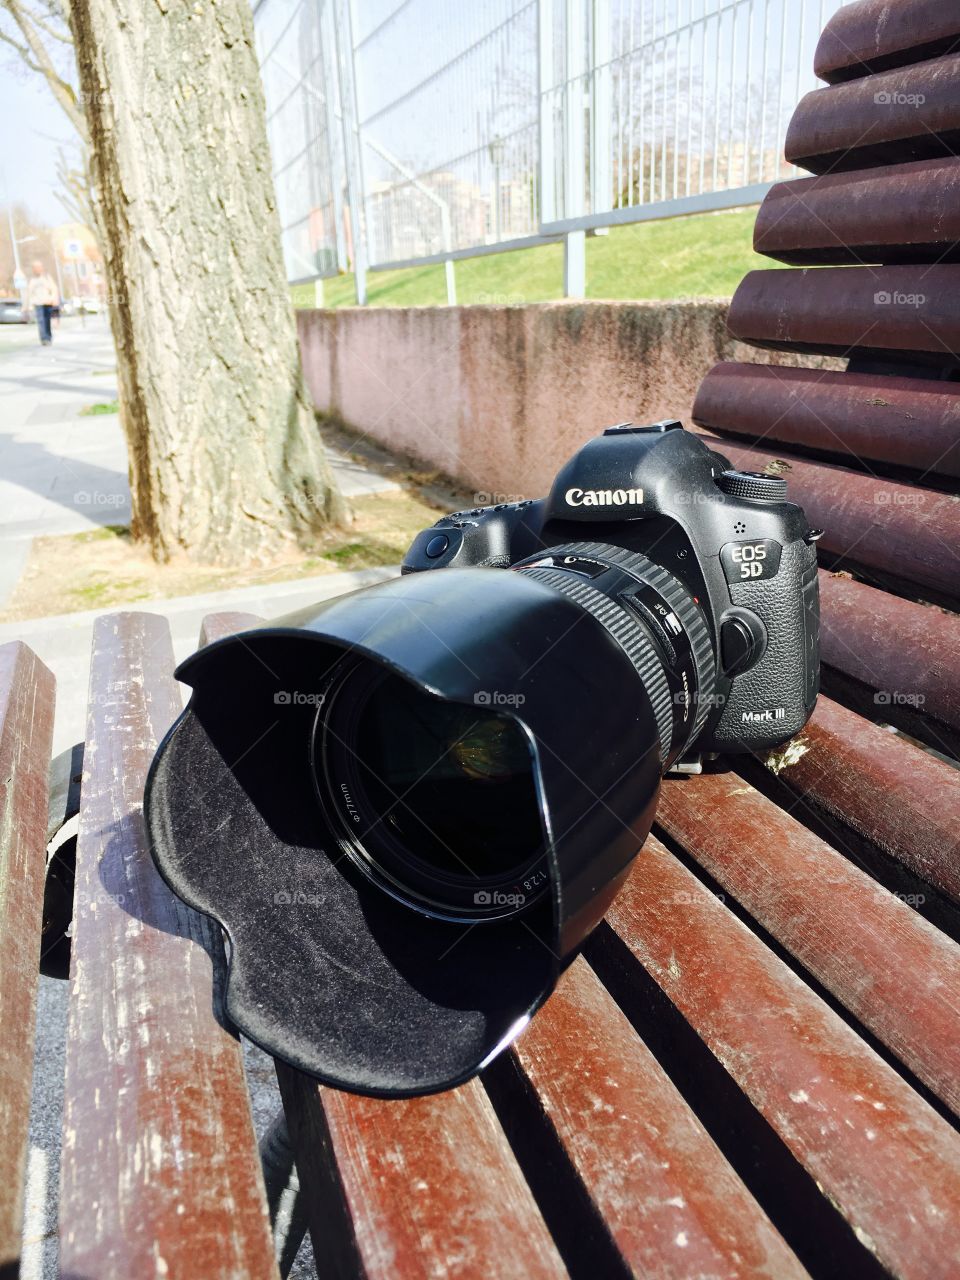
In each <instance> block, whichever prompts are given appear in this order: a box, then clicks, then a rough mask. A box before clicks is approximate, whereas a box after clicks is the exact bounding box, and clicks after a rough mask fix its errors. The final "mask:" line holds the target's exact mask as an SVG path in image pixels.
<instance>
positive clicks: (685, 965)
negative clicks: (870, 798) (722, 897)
mask: <svg viewBox="0 0 960 1280" xmlns="http://www.w3.org/2000/svg"><path fill="white" fill-rule="evenodd" d="M607 918H608V920H609V922H610V923H611V924H612V925H613V927H614V929H615V930H616V932H617V933H618V934H619V936H620V937H621V939H622V940H623V941H624V942H625V943H626V945H627V946H628V947H629V949H630V950H631V951H632V953H633V955H634V956H635V958H636V959H637V960H638V961H639V963H640V964H642V965H643V966H644V968H645V969H646V970H647V971H648V972H649V973H650V975H651V976H652V977H653V978H654V979H655V980H656V982H657V983H658V985H659V986H660V987H661V988H662V989H663V991H664V992H665V993H666V995H667V996H669V998H670V999H671V1000H672V1002H673V1003H674V1004H675V1005H676V1006H677V1008H678V1009H679V1010H680V1012H681V1013H682V1014H683V1015H684V1017H685V1018H686V1019H687V1021H688V1022H689V1023H690V1024H691V1025H692V1026H693V1027H694V1029H695V1030H696V1031H697V1032H698V1034H699V1035H700V1037H701V1038H702V1039H703V1040H704V1042H705V1043H706V1044H707V1046H708V1047H709V1048H710V1050H711V1051H712V1052H713V1054H714V1055H715V1056H716V1057H717V1058H718V1059H719V1061H720V1062H721V1063H722V1064H723V1065H724V1067H725V1068H726V1070H727V1071H728V1073H729V1074H730V1075H731V1076H732V1077H733V1078H734V1080H735V1081H736V1082H737V1084H738V1085H739V1086H740V1088H741V1089H742V1090H743V1091H744V1093H745V1094H746V1095H747V1096H748V1097H749V1099H750V1100H751V1102H752V1103H753V1105H754V1106H755V1107H756V1108H757V1110H758V1111H759V1112H760V1113H761V1114H762V1115H763V1116H764V1117H765V1118H766V1119H767V1121H768V1122H769V1123H770V1125H771V1126H772V1128H773V1129H774V1130H775V1131H776V1132H777V1133H778V1134H779V1135H780V1137H781V1138H782V1139H783V1141H784V1142H785V1143H786V1145H787V1146H788V1147H789V1148H790V1150H791V1151H792V1152H793V1153H794V1155H795V1156H796V1158H797V1159H798V1160H799V1161H800V1162H801V1163H802V1164H803V1165H804V1167H805V1168H806V1169H807V1171H808V1173H809V1174H810V1176H811V1177H813V1178H815V1179H816V1181H817V1183H818V1185H819V1186H820V1187H821V1189H822V1190H823V1192H824V1194H825V1195H827V1196H829V1198H830V1200H831V1201H832V1203H833V1204H834V1205H836V1207H837V1208H838V1209H839V1211H840V1213H841V1214H842V1215H843V1216H844V1217H845V1218H846V1219H847V1221H848V1222H849V1223H850V1224H851V1226H852V1227H853V1229H854V1230H855V1231H856V1234H857V1237H858V1239H859V1240H860V1241H861V1242H862V1243H863V1244H864V1245H865V1246H866V1247H867V1248H868V1249H870V1250H871V1252H873V1253H874V1254H875V1255H876V1256H877V1257H878V1258H879V1260H880V1261H881V1262H882V1263H883V1265H884V1266H886V1267H887V1268H888V1269H889V1270H890V1271H891V1272H892V1273H893V1274H894V1275H895V1276H899V1277H903V1278H904V1280H907V1278H909V1280H913V1278H914V1277H915V1278H916V1280H928V1277H929V1276H931V1275H943V1276H945V1275H952V1274H954V1273H955V1272H956V1271H957V1270H958V1269H960V1229H958V1228H960V1137H958V1135H957V1134H956V1133H955V1132H954V1130H953V1129H951V1127H950V1126H949V1125H948V1124H947V1122H946V1121H945V1120H943V1119H941V1117H939V1116H938V1115H937V1114H936V1113H935V1112H934V1111H933V1110H932V1108H930V1107H929V1106H928V1105H927V1104H926V1103H924V1102H923V1101H922V1100H921V1099H920V1098H919V1097H918V1095H917V1094H916V1093H915V1092H914V1091H913V1090H912V1089H911V1088H910V1087H909V1086H908V1085H907V1084H906V1083H905V1081H903V1080H902V1079H901V1078H900V1077H899V1076H898V1075H897V1074H896V1072H895V1071H893V1069H892V1068H890V1067H889V1066H887V1065H886V1064H885V1063H884V1062H882V1061H881V1059H880V1058H879V1057H878V1056H877V1055H876V1054H875V1053H874V1052H873V1051H872V1050H870V1049H869V1048H868V1047H867V1046H866V1045H865V1044H864V1043H863V1041H862V1040H861V1039H860V1038H859V1037H858V1036H857V1035H856V1033H855V1032H854V1031H853V1030H852V1029H851V1028H850V1027H848V1026H847V1025H846V1024H845V1023H844V1022H843V1021H842V1020H841V1019H840V1018H839V1017H838V1016H837V1015H836V1014H835V1013H833V1012H832V1011H831V1010H830V1009H829V1008H828V1007H827V1006H826V1004H824V1002H823V1001H822V1000H820V999H819V998H818V997H817V996H816V995H814V994H813V992H811V991H810V990H809V988H808V987H806V986H805V985H804V984H803V982H801V980H800V979H799V978H798V977H797V976H796V975H795V974H793V973H792V972H791V970H789V969H788V968H787V966H786V965H784V964H783V963H782V962H781V961H780V960H778V959H777V958H776V957H775V956H774V955H773V953H772V952H771V951H769V950H768V949H767V948H766V947H765V946H764V945H763V943H762V942H760V940H759V939H758V938H757V937H756V936H755V935H754V934H752V933H751V932H750V930H749V929H747V928H746V926H745V925H743V924H741V923H740V921H739V920H737V919H736V917H735V916H734V915H733V914H732V913H731V912H730V911H728V910H727V909H726V908H725V907H724V906H723V905H722V904H721V903H720V902H719V901H718V900H717V899H716V898H715V897H714V895H713V894H711V893H710V892H709V891H708V890H707V889H706V888H705V887H704V885H702V884H701V882H700V881H699V880H698V879H697V878H696V877H695V876H694V875H693V874H692V873H691V872H689V871H687V870H686V868H685V867H683V866H682V865H681V864H680V862H679V861H678V860H677V859H676V858H675V857H674V856H673V855H672V854H671V853H669V851H668V850H667V849H665V848H664V846H663V845H662V844H660V842H659V841H657V840H655V839H652V838H651V839H650V840H648V841H647V844H646V845H645V846H644V851H643V853H642V854H641V856H640V858H639V859H638V860H637V863H636V866H635V868H634V870H633V872H632V874H631V876H630V878H629V880H628V882H627V884H626V886H625V888H624V889H623V891H622V892H621V894H620V895H619V897H618V898H617V899H616V900H615V901H614V904H613V906H612V908H611V910H610V913H609V915H608V917H607ZM845 931H846V926H844V930H843V931H841V932H840V933H839V934H838V936H839V937H841V938H842V937H844V935H845Z"/></svg>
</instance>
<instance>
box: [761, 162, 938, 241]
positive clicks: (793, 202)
mask: <svg viewBox="0 0 960 1280" xmlns="http://www.w3.org/2000/svg"><path fill="white" fill-rule="evenodd" d="M958 241H960V159H958V158H957V157H956V156H949V157H947V158H945V159H936V160H918V161H917V162H916V163H913V164H897V165H889V166H886V167H884V168H880V169H857V170H856V171H855V172H853V173H830V174H827V175H826V176H823V177H814V178H799V179H797V181H795V182H778V183H777V184H776V186H775V187H773V188H771V190H770V191H768V192H767V194H766V196H765V198H764V201H763V203H762V204H761V206H760V210H759V212H758V214H757V221H756V222H755V223H754V228H753V247H754V249H755V250H756V251H757V253H763V254H766V255H767V257H770V258H777V259H779V261H781V262H789V263H792V264H794V265H798V266H818V265H821V264H824V263H847V264H852V263H867V262H891V263H896V262H929V263H934V262H957V261H960V246H958V243H957V242H958Z"/></svg>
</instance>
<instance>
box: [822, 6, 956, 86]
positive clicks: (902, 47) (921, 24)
mask: <svg viewBox="0 0 960 1280" xmlns="http://www.w3.org/2000/svg"><path fill="white" fill-rule="evenodd" d="M958 40H960V11H958V9H957V7H956V5H954V4H949V3H945V0H860V3H859V4H846V5H844V6H843V8H842V9H840V10H838V11H837V12H836V13H835V14H834V15H833V17H832V18H831V19H830V21H829V22H828V23H827V25H826V26H825V27H824V29H823V32H822V34H821V36H820V41H819V43H818V44H817V51H816V53H815V55H814V60H813V68H814V71H815V72H816V74H817V75H818V76H819V77H820V79H821V80H826V81H828V82H829V83H830V84H836V83H839V82H840V81H843V80H850V79H854V78H855V77H858V76H863V75H867V74H869V73H870V72H875V71H886V70H888V69H889V68H890V67H898V66H903V65H905V64H906V63H910V62H920V61H921V60H922V59H924V58H936V57H939V56H940V55H941V54H944V53H947V52H949V51H950V50H951V49H955V48H956V46H957V41H958Z"/></svg>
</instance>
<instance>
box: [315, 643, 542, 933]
mask: <svg viewBox="0 0 960 1280" xmlns="http://www.w3.org/2000/svg"><path fill="white" fill-rule="evenodd" d="M313 764H314V774H315V782H316V785H317V790H318V793H319V795H320V799H321V803H322V804H323V806H324V808H325V809H326V810H327V811H328V812H331V811H332V812H331V816H333V817H335V818H336V829H337V830H338V831H339V832H340V833H341V834H342V847H343V851H344V852H345V853H346V854H347V855H348V856H349V857H350V858H351V859H352V860H353V861H354V863H355V864H356V865H357V866H359V867H360V869H361V870H362V871H363V872H364V874H366V875H367V876H368V877H370V878H371V879H374V880H375V881H376V882H377V883H378V884H380V885H381V887H382V888H384V889H386V890H387V891H388V892H389V893H391V894H393V896H394V897H397V898H399V899H401V900H402V901H404V902H406V903H407V904H408V905H411V906H415V907H417V908H418V909H419V910H421V911H425V912H427V913H429V914H431V915H437V916H440V917H442V918H444V919H463V920H470V921H473V920H484V919H488V920H489V919H500V918H502V917H503V916H505V915H512V914H514V913H516V912H517V911H521V910H524V909H525V908H526V907H527V906H529V905H530V904H531V903H532V902H533V901H534V900H535V899H536V898H538V897H540V895H541V894H542V892H543V890H544V888H545V886H546V881H547V876H546V866H545V849H544V837H543V827H542V823H541V819H540V810H539V806H538V803H537V793H536V784H535V781H534V773H533V758H532V755H531V750H530V746H529V743H528V740H527V737H526V734H525V732H524V730H523V729H522V728H521V727H520V725H519V724H518V723H517V721H516V720H514V719H513V718H511V717H510V716H506V715H502V714H500V713H498V712H496V711H492V710H491V709H490V708H489V707H486V706H465V705H463V704H462V703H454V702H443V701H441V700H440V699H438V698H433V697H431V696H430V695H429V694H426V693H424V692H423V691H422V690H420V689H417V688H416V687H415V686H414V685H412V684H411V683H410V682H409V681H407V680H404V679H402V678H401V677H399V676H396V675H393V674H391V673H390V672H388V671H385V670H384V669H383V668H381V667H377V666H375V665H374V664H373V663H371V662H367V661H364V660H360V661H355V662H349V661H348V662H346V663H345V664H342V665H341V667H340V668H339V669H338V672H337V673H336V674H335V676H334V678H333V680H332V681H331V683H330V685H329V686H328V688H327V692H326V696H325V699H324V702H323V704H322V705H321V706H320V708H319V710H318V713H317V719H316V723H315V727H314V742H313Z"/></svg>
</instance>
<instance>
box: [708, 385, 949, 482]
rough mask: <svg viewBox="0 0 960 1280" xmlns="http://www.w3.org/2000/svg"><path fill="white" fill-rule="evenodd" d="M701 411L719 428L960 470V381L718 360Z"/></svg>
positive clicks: (845, 456) (843, 457) (929, 468)
mask: <svg viewBox="0 0 960 1280" xmlns="http://www.w3.org/2000/svg"><path fill="white" fill-rule="evenodd" d="M693 419H694V421H695V422H697V423H698V424H699V425H700V426H702V427H707V428H709V429H710V430H711V431H721V432H731V433H733V434H734V435H739V436H747V437H753V438H755V439H756V438H760V439H764V440H766V441H770V442H774V441H775V442H777V443H778V444H786V445H801V446H802V447H804V448H807V449H816V450H819V451H821V452H824V453H833V454H837V455H838V457H837V461H838V462H840V463H843V462H845V461H849V460H850V459H851V455H852V458H853V459H854V460H856V461H860V460H863V459H868V460H870V461H875V462H884V463H888V464H890V465H891V466H897V467H910V468H913V469H914V470H916V471H921V472H934V473H935V474H937V475H943V476H960V431H958V427H960V389H958V387H957V384H956V383H951V382H935V381H933V380H927V379H925V378H896V377H891V376H888V375H883V374H867V373H835V372H833V371H832V370H824V369H789V368H782V367H778V366H775V365H758V364H737V363H732V362H731V363H729V364H718V365H714V367H713V368H712V369H711V370H710V372H709V373H708V374H707V376H706V377H705V378H704V380H703V382H701V383H700V387H699V390H698V391H697V398H696V400H695V402H694V406H693Z"/></svg>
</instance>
